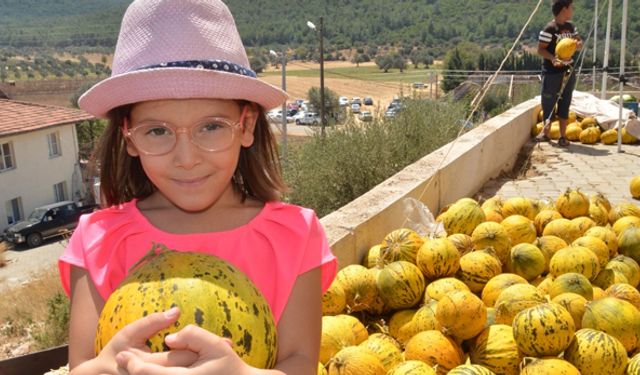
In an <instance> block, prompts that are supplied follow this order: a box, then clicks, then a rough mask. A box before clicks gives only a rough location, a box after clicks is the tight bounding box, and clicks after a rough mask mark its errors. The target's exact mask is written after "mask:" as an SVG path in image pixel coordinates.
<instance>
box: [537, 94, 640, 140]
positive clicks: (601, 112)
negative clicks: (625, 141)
mask: <svg viewBox="0 0 640 375" xmlns="http://www.w3.org/2000/svg"><path fill="white" fill-rule="evenodd" d="M537 99H538V100H540V96H538V97H537ZM571 110H572V111H573V112H575V113H576V115H578V117H593V118H595V119H596V121H598V124H600V127H601V128H602V129H604V130H609V129H617V128H618V119H619V117H620V106H619V105H618V103H615V102H612V101H610V100H603V99H600V98H598V97H596V96H594V95H592V94H589V93H588V92H584V91H577V90H576V91H574V92H573V98H572V100H571ZM622 123H623V124H624V125H623V127H624V128H626V129H627V131H628V132H629V134H631V135H633V136H634V137H636V138H640V121H638V119H637V118H636V114H635V113H634V112H633V111H632V110H630V109H627V108H622Z"/></svg>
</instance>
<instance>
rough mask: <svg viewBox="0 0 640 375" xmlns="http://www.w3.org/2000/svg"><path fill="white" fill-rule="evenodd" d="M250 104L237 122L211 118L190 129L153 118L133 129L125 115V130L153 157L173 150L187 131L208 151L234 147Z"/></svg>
mask: <svg viewBox="0 0 640 375" xmlns="http://www.w3.org/2000/svg"><path fill="white" fill-rule="evenodd" d="M247 107H248V106H247V105H245V106H244V107H243V108H242V114H241V115H240V119H239V120H238V121H237V122H233V121H231V120H229V119H227V118H224V117H209V118H206V119H204V120H202V121H200V122H199V123H198V124H196V125H194V126H191V127H189V128H175V127H174V126H171V125H170V124H169V123H166V122H161V121H152V122H148V123H142V124H140V125H137V126H134V127H132V128H131V129H129V119H128V118H127V117H125V118H124V120H123V122H124V126H123V129H122V133H123V135H124V137H125V138H127V139H129V140H130V141H131V142H132V143H133V144H134V145H135V146H136V148H137V149H138V151H139V152H141V153H143V154H145V155H150V156H161V155H166V154H168V153H170V152H171V151H173V149H174V148H175V147H176V144H177V143H178V134H179V133H186V135H187V136H188V137H189V142H191V144H193V145H195V146H196V147H198V148H199V149H201V150H203V151H206V152H218V151H224V150H226V149H228V148H229V147H231V145H232V144H233V140H234V137H235V133H236V130H238V129H239V128H241V127H242V126H243V124H244V119H245V116H246V114H247Z"/></svg>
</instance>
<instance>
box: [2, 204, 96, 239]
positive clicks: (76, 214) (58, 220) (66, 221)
mask: <svg viewBox="0 0 640 375" xmlns="http://www.w3.org/2000/svg"><path fill="white" fill-rule="evenodd" d="M96 208H98V205H87V206H78V205H77V204H76V203H75V202H73V201H64V202H58V203H53V204H49V205H46V206H41V207H37V208H36V209H35V210H34V211H33V212H32V213H31V214H30V215H29V217H28V218H27V219H26V220H24V221H20V222H17V223H15V224H13V225H11V226H10V227H9V228H7V229H5V236H4V237H5V239H6V240H7V241H8V242H11V243H14V244H21V243H24V242H26V243H27V245H28V246H29V247H36V246H40V245H41V244H42V241H43V240H44V239H46V238H50V237H55V236H61V235H64V234H68V233H70V232H71V231H73V229H75V227H76V226H77V225H78V220H80V215H82V214H86V213H89V212H93V211H94V210H95V209H96Z"/></svg>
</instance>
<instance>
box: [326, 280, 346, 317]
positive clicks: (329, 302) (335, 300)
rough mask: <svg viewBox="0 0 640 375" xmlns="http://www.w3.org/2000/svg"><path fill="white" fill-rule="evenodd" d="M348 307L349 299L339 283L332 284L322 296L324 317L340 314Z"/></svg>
mask: <svg viewBox="0 0 640 375" xmlns="http://www.w3.org/2000/svg"><path fill="white" fill-rule="evenodd" d="M346 307H347V297H346V296H345V293H344V289H343V288H342V286H341V285H340V284H339V283H331V285H330V286H329V288H328V289H327V291H326V292H324V294H323V295H322V315H335V314H340V313H342V312H343V311H344V309H345V308H346Z"/></svg>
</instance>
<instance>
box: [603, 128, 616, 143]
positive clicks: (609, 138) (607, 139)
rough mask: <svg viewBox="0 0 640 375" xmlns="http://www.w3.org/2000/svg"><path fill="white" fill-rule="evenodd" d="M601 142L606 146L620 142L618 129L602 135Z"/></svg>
mask: <svg viewBox="0 0 640 375" xmlns="http://www.w3.org/2000/svg"><path fill="white" fill-rule="evenodd" d="M600 142H602V143H603V144H605V145H612V144H614V143H617V142H618V130H617V129H609V130H607V131H604V132H602V133H600Z"/></svg>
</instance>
